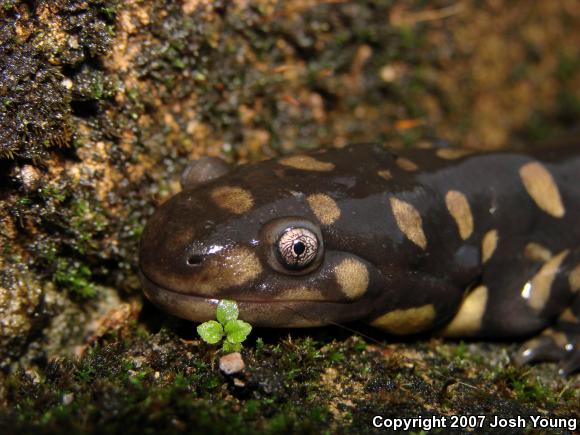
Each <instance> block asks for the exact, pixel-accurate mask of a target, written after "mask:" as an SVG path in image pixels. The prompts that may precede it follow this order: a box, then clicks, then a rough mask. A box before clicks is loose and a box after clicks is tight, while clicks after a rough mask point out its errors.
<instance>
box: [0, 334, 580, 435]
mask: <svg viewBox="0 0 580 435" xmlns="http://www.w3.org/2000/svg"><path fill="white" fill-rule="evenodd" d="M135 328H137V329H139V328H140V326H125V327H124V328H123V329H121V330H120V331H119V332H117V333H114V334H109V335H106V336H104V337H103V338H102V339H101V340H100V341H99V342H98V343H96V344H95V345H93V346H92V347H91V348H89V349H88V350H87V352H85V355H84V356H83V357H82V358H81V359H80V360H79V361H76V362H75V361H71V360H68V359H62V360H58V361H54V362H51V363H49V364H48V365H47V366H46V367H45V368H44V369H42V370H41V371H40V372H39V373H38V374H37V375H35V376H34V377H31V376H32V375H31V374H30V373H26V372H23V371H21V372H17V373H14V374H12V375H9V376H8V377H6V379H5V381H6V382H5V385H6V386H7V387H6V390H5V392H4V397H3V400H4V401H7V404H8V405H9V406H8V407H5V408H2V409H0V418H2V420H3V421H5V422H9V423H10V424H12V425H13V427H14V428H16V429H19V430H20V429H24V428H28V429H37V430H39V429H42V430H47V431H49V430H57V429H58V430H72V431H83V432H87V433H92V432H95V431H97V430H103V427H106V429H107V430H109V431H112V432H116V431H119V430H121V428H123V429H124V431H127V430H129V432H130V433H132V432H131V431H133V429H131V428H135V431H136V430H137V428H139V431H143V430H156V429H160V428H163V429H164V431H168V432H169V433H174V432H175V433H177V432H179V431H183V430H186V429H187V428H190V427H193V426H192V425H195V427H196V429H197V430H206V431H210V433H223V432H224V431H228V432H230V431H236V432H238V431H239V432H241V433H255V432H257V431H261V432H266V433H279V431H288V430H290V431H295V432H296V431H297V432H312V431H320V432H322V433H335V432H337V431H338V432H342V431H354V432H365V433H366V432H368V431H369V429H370V423H369V422H370V421H371V419H372V416H374V415H383V416H385V417H389V416H391V417H399V418H401V417H416V416H417V415H419V414H420V415H422V416H424V417H425V416H429V415H449V414H464V413H466V414H469V413H479V414H482V415H488V416H489V415H498V416H504V417H514V416H516V415H522V416H526V415H533V414H534V413H535V411H534V408H533V407H530V405H529V404H530V403H533V404H534V406H541V407H543V408H544V409H545V413H546V415H548V416H552V417H555V416H559V417H570V416H571V415H573V413H574V412H575V410H576V409H577V405H576V404H577V400H578V398H579V397H578V391H577V390H574V389H573V388H569V387H568V388H567V387H566V383H565V381H564V380H561V379H560V380H556V384H555V385H552V386H550V387H547V385H546V384H545V383H544V382H541V383H540V382H536V381H535V380H534V377H533V376H530V375H529V374H528V373H526V371H520V370H516V369H513V368H507V369H505V370H504V369H498V368H493V367H491V366H488V365H486V364H482V365H481V366H480V367H478V369H477V370H473V369H457V368H456V369H452V370H447V371H445V372H441V368H442V367H447V366H448V365H449V364H451V363H452V359H450V358H453V356H451V355H456V354H457V353H458V352H461V350H459V351H458V350H457V348H456V347H457V346H461V345H454V344H446V345H445V346H446V347H448V349H447V350H446V351H445V352H444V354H445V355H447V353H449V354H450V356H445V355H444V354H441V353H439V351H438V350H437V347H438V346H437V343H438V342H437V341H433V342H430V343H429V342H427V343H422V344H420V345H419V349H418V352H419V353H418V354H417V353H415V354H414V355H415V356H414V357H408V356H405V355H406V353H407V352H417V350H416V349H417V346H416V345H412V346H411V345H401V344H399V345H397V346H388V349H391V353H389V355H388V356H385V355H384V354H383V352H382V351H379V348H377V347H373V346H369V345H368V344H366V343H365V342H364V340H362V339H360V338H347V339H344V340H336V341H333V342H331V343H328V342H326V339H324V335H325V334H326V333H328V331H324V330H322V331H321V334H318V335H319V337H315V338H314V339H313V338H310V337H309V336H308V335H303V336H294V337H293V338H292V339H282V340H280V338H281V337H280V336H271V337H268V340H267V341H272V342H271V343H263V344H262V345H261V348H260V349H259V350H254V349H247V350H245V351H244V359H245V360H246V363H247V365H248V370H247V372H246V373H245V374H244V375H242V376H241V380H242V381H243V386H237V385H236V384H234V383H233V382H232V380H231V379H230V378H228V377H226V376H224V375H222V374H221V373H219V371H218V370H217V367H216V364H215V363H216V358H217V355H216V353H215V352H214V353H208V348H207V347H206V346H205V345H201V344H200V343H199V342H196V341H191V340H185V341H184V340H183V339H181V338H180V337H179V336H178V335H176V334H175V331H174V330H170V329H162V330H160V331H159V332H157V333H145V334H143V330H140V332H139V331H138V330H136V329H135ZM313 332H314V333H315V334H317V331H313ZM299 335H300V334H299ZM334 335H341V334H340V333H338V334H336V333H334ZM262 341H263V340H262ZM363 345H364V348H363ZM448 351H449V352H448ZM337 353H339V354H341V355H344V357H345V358H344V359H343V360H342V359H341V360H340V361H336V360H335V358H333V357H332V355H334V354H337ZM258 355H259V356H258ZM417 355H424V356H423V358H425V355H431V356H430V357H427V359H423V360H421V359H419V360H418V359H416V358H417ZM345 363H347V366H345ZM488 376H492V377H493V376H495V377H496V378H497V379H496V382H495V383H490V382H488V381H486V380H485V379H486V378H487V377H488ZM34 379H36V381H35V380H34ZM502 379H504V380H506V381H507V382H505V383H504V382H502ZM518 382H520V383H518ZM549 391H552V392H555V393H550V392H549ZM25 398H26V399H25ZM16 403H18V410H17V411H16V409H15V408H12V407H11V406H10V405H11V404H16ZM81 416H82V418H81ZM103 425H104V426H103ZM145 428H146V429H145ZM135 433H136V432H135Z"/></svg>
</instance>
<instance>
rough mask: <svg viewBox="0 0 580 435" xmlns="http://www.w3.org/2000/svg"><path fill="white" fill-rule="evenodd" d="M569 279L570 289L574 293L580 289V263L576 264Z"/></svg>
mask: <svg viewBox="0 0 580 435" xmlns="http://www.w3.org/2000/svg"><path fill="white" fill-rule="evenodd" d="M568 280H569V281H570V290H571V291H572V292H573V293H576V292H577V291H578V290H580V264H579V265H578V266H576V267H575V268H574V269H573V270H572V272H570V275H569V276H568Z"/></svg>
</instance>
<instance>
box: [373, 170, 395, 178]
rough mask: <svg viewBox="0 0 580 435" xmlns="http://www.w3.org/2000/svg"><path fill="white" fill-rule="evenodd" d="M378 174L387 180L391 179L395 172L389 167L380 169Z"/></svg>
mask: <svg viewBox="0 0 580 435" xmlns="http://www.w3.org/2000/svg"><path fill="white" fill-rule="evenodd" d="M377 175H378V176H379V177H381V178H384V179H385V180H390V179H391V178H393V174H391V171H389V170H388V169H383V170H380V171H379V172H377Z"/></svg>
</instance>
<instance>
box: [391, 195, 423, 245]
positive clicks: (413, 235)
mask: <svg viewBox="0 0 580 435" xmlns="http://www.w3.org/2000/svg"><path fill="white" fill-rule="evenodd" d="M391 208H392V209H393V214H394V215H395V220H396V221H397V226H398V227H399V229H400V230H401V231H402V232H403V234H405V236H407V238H408V239H409V240H410V241H411V242H413V243H414V244H415V245H417V246H419V247H420V248H422V249H425V248H426V247H427V238H426V237H425V233H424V232H423V221H422V220H421V215H420V214H419V212H418V211H417V209H416V208H415V207H413V206H412V205H411V204H409V203H408V202H405V201H402V200H400V199H397V198H391Z"/></svg>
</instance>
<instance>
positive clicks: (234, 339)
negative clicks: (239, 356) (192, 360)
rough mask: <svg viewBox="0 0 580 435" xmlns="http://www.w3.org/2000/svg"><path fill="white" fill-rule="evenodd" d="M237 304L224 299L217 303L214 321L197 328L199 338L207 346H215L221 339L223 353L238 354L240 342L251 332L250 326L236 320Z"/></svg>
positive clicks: (240, 347) (240, 346)
mask: <svg viewBox="0 0 580 435" xmlns="http://www.w3.org/2000/svg"><path fill="white" fill-rule="evenodd" d="M238 314H239V310H238V304H236V303H235V302H234V301H228V300H226V299H223V300H221V301H220V302H219V303H218V306H217V310H216V319H217V322H216V321H215V320H209V321H207V322H204V323H202V324H201V325H199V326H198V327H197V333H198V334H199V336H200V337H201V338H202V339H203V341H205V342H206V343H209V344H217V343H219V342H220V341H221V340H222V338H224V336H225V338H224V342H223V345H222V350H223V351H224V352H238V351H240V350H241V349H242V342H243V341H244V340H245V339H246V337H247V336H248V335H249V334H250V332H251V331H252V325H250V324H249V323H247V322H244V321H243V320H238Z"/></svg>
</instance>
